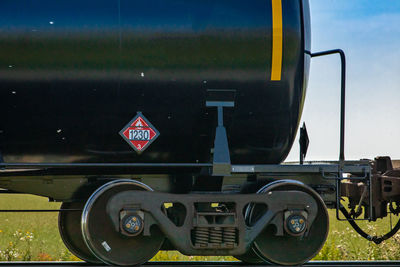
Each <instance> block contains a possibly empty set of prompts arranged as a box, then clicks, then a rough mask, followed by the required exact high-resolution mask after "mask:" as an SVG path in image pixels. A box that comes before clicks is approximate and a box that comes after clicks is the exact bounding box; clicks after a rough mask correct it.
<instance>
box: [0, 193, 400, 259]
mask: <svg viewBox="0 0 400 267" xmlns="http://www.w3.org/2000/svg"><path fill="white" fill-rule="evenodd" d="M59 206H60V204H59V203H49V202H48V201H47V199H46V198H41V197H37V196H31V195H0V209H22V208H26V209H56V208H58V207H59ZM330 217H331V221H330V232H329V236H328V240H327V242H326V245H325V246H324V248H323V249H322V250H321V252H320V253H319V254H318V255H317V257H315V259H316V260H400V235H399V234H397V235H395V236H394V238H392V239H390V240H387V241H386V242H384V243H382V244H380V245H375V244H374V243H371V242H368V241H366V240H365V239H363V238H362V237H360V236H358V234H356V233H355V231H354V230H352V228H351V227H350V225H349V224H348V223H347V222H340V221H337V220H336V219H335V214H334V211H330ZM57 218H58V213H0V260H78V259H77V258H76V257H74V256H73V255H72V254H71V253H69V252H68V250H67V248H66V247H65V246H64V244H63V243H62V241H61V238H60V237H59V234H58V228H57ZM396 219H397V218H393V225H394V223H395V222H396ZM360 224H361V225H362V227H363V229H366V230H368V231H369V233H371V234H377V233H378V234H383V233H384V232H387V231H388V230H389V228H390V221H389V218H387V219H385V220H379V221H377V222H375V223H367V222H360ZM153 260H173V261H177V260H183V261H185V260H192V261H194V260H210V261H230V260H234V258H233V257H216V256H214V257H198V256H192V257H187V256H183V255H182V254H180V253H178V252H159V253H158V254H157V255H156V256H155V257H154V259H153Z"/></svg>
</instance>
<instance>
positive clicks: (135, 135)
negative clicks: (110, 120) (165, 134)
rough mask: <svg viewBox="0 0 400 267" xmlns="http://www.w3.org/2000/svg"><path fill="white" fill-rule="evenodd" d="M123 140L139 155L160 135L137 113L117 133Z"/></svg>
mask: <svg viewBox="0 0 400 267" xmlns="http://www.w3.org/2000/svg"><path fill="white" fill-rule="evenodd" d="M119 134H120V135H121V136H122V138H124V140H125V141H126V142H127V143H128V144H129V145H130V146H131V147H132V148H133V149H134V150H135V151H136V152H138V153H139V154H140V153H142V152H143V151H144V150H145V149H146V148H147V147H148V146H149V145H150V144H151V143H153V141H154V140H156V139H157V137H158V136H159V135H160V133H159V132H158V131H157V129H156V128H155V127H154V126H153V125H152V124H151V123H150V122H149V121H148V120H147V119H146V118H145V117H144V116H143V114H142V113H141V112H138V113H137V114H136V116H135V117H134V118H133V119H132V120H131V121H130V122H129V123H128V124H127V125H125V127H124V128H122V130H121V131H120V132H119Z"/></svg>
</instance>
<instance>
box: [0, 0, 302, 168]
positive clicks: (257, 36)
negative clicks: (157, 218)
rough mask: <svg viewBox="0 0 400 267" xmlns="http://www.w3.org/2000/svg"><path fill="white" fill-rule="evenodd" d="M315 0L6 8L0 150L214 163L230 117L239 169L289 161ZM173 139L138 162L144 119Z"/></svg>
mask: <svg viewBox="0 0 400 267" xmlns="http://www.w3.org/2000/svg"><path fill="white" fill-rule="evenodd" d="M308 9H309V8H308V1H302V0H249V1H243V0H190V1H188V0H168V1H166V0H146V1H136V0H57V1H54V0H35V1H31V0H14V1H1V2H0V114H1V119H0V153H1V154H2V156H3V159H4V161H5V162H59V163H70V162H141V163H142V162H143V163H145V162H159V163H162V162H166V163H167V162H169V163H205V162H210V161H211V159H212V154H211V151H212V147H213V142H214V136H215V127H216V126H217V112H216V109H215V108H207V107H206V105H205V103H206V100H207V95H208V93H207V91H208V90H210V89H216V90H224V89H229V90H233V92H234V101H235V107H233V108H225V109H224V124H225V126H226V129H227V135H228V141H229V149H230V154H231V161H232V163H233V164H253V163H254V164H255V163H279V162H281V161H283V160H284V159H285V157H286V156H287V154H288V153H289V150H290V148H291V146H292V143H293V141H294V137H295V135H296V131H297V128H298V124H299V119H300V116H301V110H302V103H303V101H304V97H305V90H306V83H307V77H308V71H309V56H308V53H307V51H309V50H310V24H309V20H310V18H309V10H308ZM139 111H140V112H142V114H143V115H144V116H145V118H147V120H148V122H150V123H151V124H152V125H153V126H154V127H155V128H156V129H157V130H158V132H159V136H158V138H157V139H156V140H154V142H152V143H151V144H150V145H149V146H148V147H147V148H146V150H145V151H143V152H142V153H140V154H139V153H137V152H136V151H134V150H133V149H132V147H131V146H129V144H127V142H125V140H124V139H123V138H122V137H121V135H120V134H119V132H120V131H121V129H123V127H124V126H125V125H126V124H127V123H128V122H129V121H131V120H132V118H134V117H135V116H136V114H137V112H139Z"/></svg>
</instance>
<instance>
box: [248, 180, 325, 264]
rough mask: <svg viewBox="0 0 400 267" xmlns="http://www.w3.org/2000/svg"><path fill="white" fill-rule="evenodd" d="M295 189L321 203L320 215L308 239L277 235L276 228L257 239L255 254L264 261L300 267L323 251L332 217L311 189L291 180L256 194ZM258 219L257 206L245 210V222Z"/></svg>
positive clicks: (253, 247)
mask: <svg viewBox="0 0 400 267" xmlns="http://www.w3.org/2000/svg"><path fill="white" fill-rule="evenodd" d="M282 190H296V191H302V192H305V193H308V194H310V195H311V196H312V197H313V198H314V199H315V201H316V202H317V204H318V214H317V216H316V218H315V220H314V222H313V223H312V225H311V228H310V229H309V232H308V235H307V236H302V237H296V236H291V235H288V234H285V235H284V236H276V235H275V227H274V226H273V225H269V226H267V228H266V229H265V230H264V231H263V232H262V233H261V234H260V235H259V236H258V237H257V238H256V239H255V241H254V243H253V246H252V248H251V249H252V252H251V253H254V254H253V255H258V256H259V258H261V259H263V260H264V261H265V262H269V263H274V264H280V265H300V264H303V263H305V262H307V261H308V260H310V259H312V258H313V257H314V256H315V255H316V254H317V253H318V252H319V251H320V249H321V248H322V246H323V245H324V243H325V240H326V238H327V235H328V230H329V216H328V211H327V208H326V206H325V203H324V202H323V200H322V198H321V197H320V196H319V195H318V193H316V192H315V191H314V190H313V189H312V188H310V187H308V186H306V185H304V184H302V183H300V182H298V181H291V180H280V181H277V182H273V183H271V184H268V185H266V186H264V187H262V188H261V189H260V190H259V191H258V192H257V193H268V192H272V191H282ZM258 216H259V212H257V207H256V206H249V207H248V209H247V210H246V217H247V218H246V220H248V221H249V222H251V221H254V220H255V219H256V218H257V217H258Z"/></svg>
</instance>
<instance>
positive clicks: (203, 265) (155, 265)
mask: <svg viewBox="0 0 400 267" xmlns="http://www.w3.org/2000/svg"><path fill="white" fill-rule="evenodd" d="M399 265H400V261H310V262H308V263H306V264H304V265H303V266H312V267H320V266H321V267H330V266H332V267H333V266H352V267H358V266H359V267H361V266H386V267H392V266H393V267H394V266H399ZM0 266H105V265H92V264H88V263H85V262H17V261H16V262H0ZM143 266H146V267H159V266H170V267H171V266H179V267H181V266H191V267H212V266H215V267H218V266H224V267H238V266H243V267H246V266H247V267H250V266H270V267H273V266H277V265H265V264H251V265H248V264H245V263H242V262H222V261H220V262H204V261H203V262H202V261H179V262H172V261H171V262H169V261H168V262H148V263H146V264H144V265H143Z"/></svg>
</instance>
